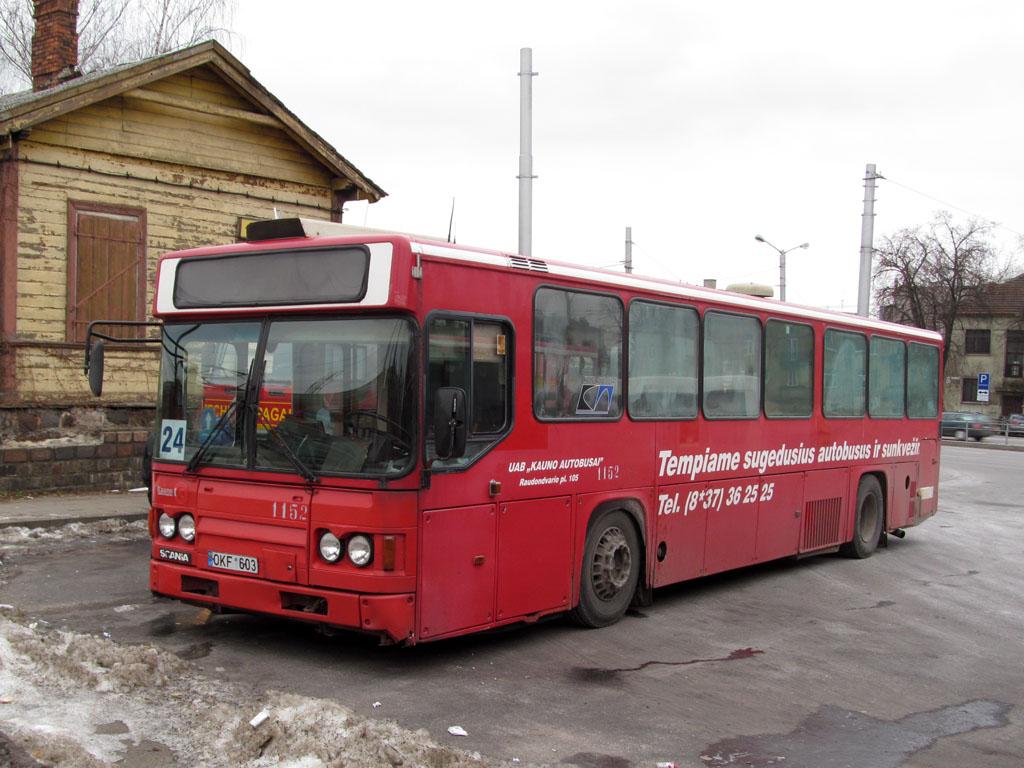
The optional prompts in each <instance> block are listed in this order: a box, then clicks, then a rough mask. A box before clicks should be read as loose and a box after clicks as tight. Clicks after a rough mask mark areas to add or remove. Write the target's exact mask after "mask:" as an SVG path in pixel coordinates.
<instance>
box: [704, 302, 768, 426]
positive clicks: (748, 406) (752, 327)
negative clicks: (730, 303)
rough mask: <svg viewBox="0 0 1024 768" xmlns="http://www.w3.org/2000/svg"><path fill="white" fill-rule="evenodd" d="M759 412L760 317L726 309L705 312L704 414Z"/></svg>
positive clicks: (737, 416)
mask: <svg viewBox="0 0 1024 768" xmlns="http://www.w3.org/2000/svg"><path fill="white" fill-rule="evenodd" d="M760 415H761V321H760V320H758V319H757V318H756V317H750V316H748V315H734V314H727V313H725V312H712V311H709V312H706V313H705V314H704V416H705V418H708V419H756V418H757V417H758V416H760Z"/></svg>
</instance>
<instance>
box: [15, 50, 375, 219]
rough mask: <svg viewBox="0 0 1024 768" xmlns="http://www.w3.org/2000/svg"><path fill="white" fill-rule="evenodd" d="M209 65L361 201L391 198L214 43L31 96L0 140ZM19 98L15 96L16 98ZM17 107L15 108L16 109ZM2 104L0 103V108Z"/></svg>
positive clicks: (18, 104) (20, 104) (21, 104)
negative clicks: (342, 180)
mask: <svg viewBox="0 0 1024 768" xmlns="http://www.w3.org/2000/svg"><path fill="white" fill-rule="evenodd" d="M204 64H209V65H211V66H213V67H215V68H216V69H217V70H218V71H219V72H220V73H221V74H223V75H224V76H225V77H227V78H228V79H229V80H230V81H231V82H232V83H234V84H235V86H236V87H238V88H239V89H240V90H241V91H243V92H244V93H245V94H246V95H247V96H248V97H249V98H250V99H252V100H253V101H254V102H255V103H256V104H257V105H259V106H260V107H261V108H263V109H264V110H266V111H267V112H268V113H270V114H271V115H273V116H274V117H276V118H277V119H278V120H280V121H281V123H282V124H283V126H284V129H285V131H286V133H288V134H289V136H291V138H292V139H293V140H294V141H296V142H298V143H299V144H301V145H302V146H303V147H304V148H305V149H306V150H307V151H308V152H310V153H311V154H313V155H315V156H316V157H318V158H319V159H320V161H321V162H322V163H323V164H324V165H326V166H327V167H329V168H331V169H332V170H333V171H334V172H335V173H336V174H338V175H339V176H344V177H346V178H348V179H350V180H351V181H352V184H353V185H355V187H356V188H357V189H358V190H359V193H358V197H360V198H362V199H367V200H370V201H371V202H375V201H377V200H379V199H380V198H382V197H385V196H387V192H385V191H384V190H383V189H381V188H380V187H379V186H377V185H376V184H375V183H374V182H373V181H372V180H371V179H369V178H368V177H367V176H365V175H364V174H363V173H362V172H361V171H359V169H358V168H356V167H355V166H354V165H352V163H350V162H349V161H348V160H346V159H345V158H344V157H343V156H342V155H341V154H340V153H338V151H337V150H336V149H334V147H332V146H331V145H330V144H329V143H327V142H326V141H325V140H324V139H323V138H322V137H321V136H320V135H319V134H317V133H316V132H315V131H313V130H312V129H310V128H309V127H308V126H307V125H306V124H305V123H303V122H302V121H301V120H299V118H298V117H296V116H295V114H294V113H292V111H291V110H289V109H288V108H287V107H286V106H285V105H284V104H283V103H282V102H281V100H280V99H278V98H277V97H276V96H274V95H273V94H272V93H270V91H268V90H267V89H266V88H265V87H264V86H263V85H262V84H261V83H260V82H259V81H257V80H256V79H255V78H254V77H253V76H252V74H251V73H250V71H249V69H248V68H247V67H246V66H245V65H244V64H242V62H240V61H239V60H238V59H237V58H235V57H234V56H233V55H231V53H229V52H228V51H227V49H226V48H224V47H223V46H222V45H221V44H220V43H218V42H216V41H215V40H208V41H206V42H203V43H199V44H197V45H193V46H191V47H189V48H183V49H181V50H179V51H173V52H171V53H167V54H163V55H162V56H156V57H153V58H151V59H145V60H143V61H139V62H135V63H132V64H125V65H121V66H118V67H112V68H110V69H107V70H103V71H101V72H93V73H90V74H88V75H83V76H81V77H76V78H74V79H72V80H67V81H65V82H64V83H61V84H60V85H56V86H53V87H52V88H48V89H46V90H44V91H38V92H26V98H25V99H24V100H19V99H17V98H15V99H12V100H9V101H8V104H9V106H8V108H7V109H6V110H5V111H0V135H4V134H12V133H15V132H16V131H22V130H25V129H26V128H31V127H32V126H34V125H38V124H39V123H42V122H45V121H47V120H52V119H53V118H55V117H60V116H61V115H63V114H65V113H67V112H71V111H73V110H75V109H79V108H81V107H84V106H87V105H89V104H93V103H96V102H98V101H102V100H104V99H109V98H112V97H114V96H119V95H121V94H123V93H125V92H127V91H130V90H133V89H135V88H141V87H144V86H145V85H147V84H148V83H150V82H153V81H156V80H162V79H163V78H165V77H168V76H170V75H173V74H177V73H178V72H181V71H184V70H186V69H192V68H194V67H199V66H203V65H204ZM17 95H18V94H14V96H17ZM11 101H13V103H11ZM2 104H3V102H2V101H0V105H2Z"/></svg>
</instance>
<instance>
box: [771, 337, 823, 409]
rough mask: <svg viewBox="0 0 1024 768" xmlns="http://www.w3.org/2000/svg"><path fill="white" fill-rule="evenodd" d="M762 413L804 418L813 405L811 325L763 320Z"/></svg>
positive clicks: (812, 340)
mask: <svg viewBox="0 0 1024 768" xmlns="http://www.w3.org/2000/svg"><path fill="white" fill-rule="evenodd" d="M764 338H765V349H764V415H765V416H767V417H768V418H769V419H806V418H809V417H810V415H811V411H812V410H813V409H814V329H813V328H811V326H809V325H803V324H801V323H790V322H786V321H784V320H776V319H774V318H773V319H770V320H768V322H767V323H765V333H764Z"/></svg>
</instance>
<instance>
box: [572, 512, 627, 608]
mask: <svg viewBox="0 0 1024 768" xmlns="http://www.w3.org/2000/svg"><path fill="white" fill-rule="evenodd" d="M640 559H641V558H640V542H639V539H638V538H637V533H636V528H635V527H634V525H633V521H632V520H631V519H630V517H629V515H627V514H626V513H625V512H623V511H622V510H609V511H608V512H605V513H604V514H602V515H601V516H600V517H599V518H598V519H597V520H595V521H594V523H593V525H591V526H590V530H589V531H588V532H587V541H586V544H585V545H584V549H583V573H582V578H581V579H580V602H579V604H578V605H577V606H576V607H575V608H574V609H573V610H572V614H571V615H572V618H573V620H575V621H576V623H578V624H581V625H583V626H584V627H606V626H608V625H609V624H614V623H615V622H616V621H618V620H619V619H621V618H622V616H623V614H624V613H625V612H626V609H627V608H628V607H629V604H630V602H631V601H632V599H633V593H634V592H635V591H636V585H637V581H638V580H639V578H640Z"/></svg>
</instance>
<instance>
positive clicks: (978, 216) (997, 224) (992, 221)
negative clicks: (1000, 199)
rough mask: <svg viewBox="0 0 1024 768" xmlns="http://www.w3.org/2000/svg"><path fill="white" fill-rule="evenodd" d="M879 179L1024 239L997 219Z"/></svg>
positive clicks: (902, 185)
mask: <svg viewBox="0 0 1024 768" xmlns="http://www.w3.org/2000/svg"><path fill="white" fill-rule="evenodd" d="M879 178H880V179H884V180H885V181H887V182H889V183H890V184H895V185H896V186H897V187H903V189H905V190H907V191H908V192H913V193H914V194H915V195H920V196H921V197H927V198H928V199H929V200H934V201H935V202H936V203H939V204H940V205H944V206H946V207H947V208H952V209H953V210H954V211H960V213H966V214H967V215H968V216H971V217H973V218H975V219H981V220H982V221H987V222H988V223H989V224H991V225H992V226H993V227H997V228H998V229H1005V230H1006V231H1007V232H1012V233H1013V234H1015V235H1017V237H1024V234H1021V233H1020V232H1018V231H1017V230H1015V229H1013V228H1012V227H1008V226H1006V225H1005V224H1002V223H1000V222H998V221H996V220H995V219H992V218H990V217H988V216H982V215H981V214H978V213H974V212H973V211H968V210H967V209H966V208H961V207H960V206H958V205H953V204H952V203H947V202H946V201H945V200H940V199H939V198H937V197H935V196H934V195H929V194H928V193H927V192H922V191H921V190H919V189H914V188H913V187H908V186H907V185H906V184H901V183H900V182H898V181H894V180H893V179H891V178H889V177H888V176H881V175H879Z"/></svg>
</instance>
